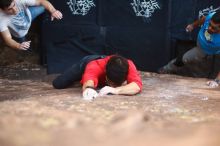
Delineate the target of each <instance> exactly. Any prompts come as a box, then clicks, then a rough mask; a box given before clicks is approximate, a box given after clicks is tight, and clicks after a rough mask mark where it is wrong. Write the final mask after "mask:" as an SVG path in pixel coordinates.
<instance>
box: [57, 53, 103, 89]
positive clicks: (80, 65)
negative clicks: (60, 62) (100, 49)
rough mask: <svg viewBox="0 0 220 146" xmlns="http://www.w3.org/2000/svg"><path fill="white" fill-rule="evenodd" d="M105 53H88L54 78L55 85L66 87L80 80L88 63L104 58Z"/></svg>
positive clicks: (60, 87)
mask: <svg viewBox="0 0 220 146" xmlns="http://www.w3.org/2000/svg"><path fill="white" fill-rule="evenodd" d="M104 57H105V55H88V56H85V57H84V58H82V59H81V60H80V61H79V62H77V63H75V64H73V65H72V66H71V67H70V68H69V69H67V70H66V71H65V72H64V73H63V74H61V75H59V76H58V77H57V78H56V79H55V80H53V87H54V88H56V89H65V88H67V87H69V86H70V85H72V84H73V83H74V82H76V81H80V80H81V78H82V75H83V73H84V70H85V68H86V65H87V64H88V63H89V62H90V61H92V60H96V59H100V58H104Z"/></svg>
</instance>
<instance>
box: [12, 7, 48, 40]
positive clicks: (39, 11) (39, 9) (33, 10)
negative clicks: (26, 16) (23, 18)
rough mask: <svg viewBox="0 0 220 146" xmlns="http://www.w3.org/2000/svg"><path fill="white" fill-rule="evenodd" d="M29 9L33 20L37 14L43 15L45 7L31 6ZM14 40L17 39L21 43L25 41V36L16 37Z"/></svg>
mask: <svg viewBox="0 0 220 146" xmlns="http://www.w3.org/2000/svg"><path fill="white" fill-rule="evenodd" d="M28 9H29V11H30V12H31V21H33V20H34V19H35V18H36V17H37V16H39V15H41V14H42V13H43V12H44V11H45V8H44V7H43V6H30V7H28ZM14 40H16V41H17V42H19V43H22V42H25V41H26V39H25V36H24V37H21V38H16V37H14Z"/></svg>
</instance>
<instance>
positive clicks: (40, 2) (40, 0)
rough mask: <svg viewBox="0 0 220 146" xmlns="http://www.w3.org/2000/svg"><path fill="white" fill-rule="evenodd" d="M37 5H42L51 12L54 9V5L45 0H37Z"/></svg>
mask: <svg viewBox="0 0 220 146" xmlns="http://www.w3.org/2000/svg"><path fill="white" fill-rule="evenodd" d="M37 4H38V5H42V6H43V7H44V8H45V9H46V10H47V11H49V12H50V13H51V14H52V13H53V12H55V11H56V9H55V8H54V6H53V5H52V4H51V3H50V2H49V1H47V0H38V1H37Z"/></svg>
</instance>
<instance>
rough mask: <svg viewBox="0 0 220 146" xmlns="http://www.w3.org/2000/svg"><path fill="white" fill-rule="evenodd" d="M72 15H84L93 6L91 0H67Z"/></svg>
mask: <svg viewBox="0 0 220 146" xmlns="http://www.w3.org/2000/svg"><path fill="white" fill-rule="evenodd" d="M67 5H69V8H70V11H71V12H72V14H73V15H82V16H85V15H86V14H88V12H89V11H90V9H91V8H92V7H95V3H94V2H93V0H69V1H68V2H67Z"/></svg>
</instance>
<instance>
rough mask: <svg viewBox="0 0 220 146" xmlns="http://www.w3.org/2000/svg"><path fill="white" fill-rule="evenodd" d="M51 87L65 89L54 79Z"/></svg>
mask: <svg viewBox="0 0 220 146" xmlns="http://www.w3.org/2000/svg"><path fill="white" fill-rule="evenodd" d="M52 85H53V87H54V88H55V89H65V88H66V87H65V86H64V85H63V84H62V82H60V80H59V79H58V78H56V79H55V80H53V82H52Z"/></svg>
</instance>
